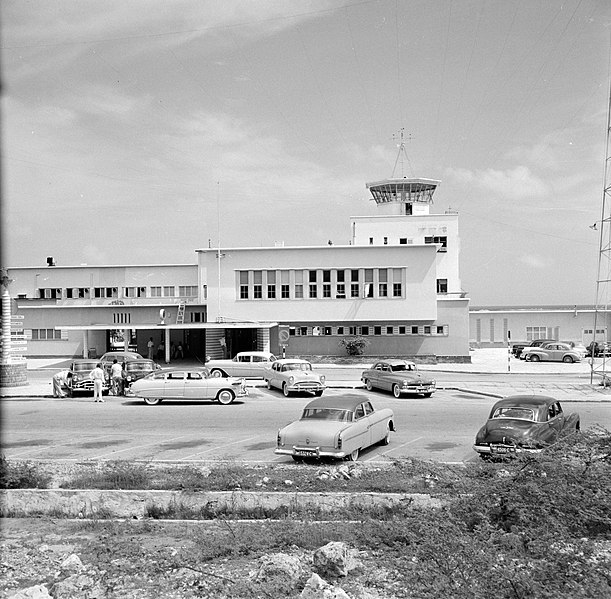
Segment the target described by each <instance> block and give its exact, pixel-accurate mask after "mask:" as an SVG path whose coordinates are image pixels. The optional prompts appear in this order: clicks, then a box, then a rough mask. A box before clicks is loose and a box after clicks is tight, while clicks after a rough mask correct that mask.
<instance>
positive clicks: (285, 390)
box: [282, 383, 291, 397]
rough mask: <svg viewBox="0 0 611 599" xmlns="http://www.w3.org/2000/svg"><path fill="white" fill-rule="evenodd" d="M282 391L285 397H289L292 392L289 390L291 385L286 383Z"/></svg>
mask: <svg viewBox="0 0 611 599" xmlns="http://www.w3.org/2000/svg"><path fill="white" fill-rule="evenodd" d="M282 393H284V397H288V396H289V395H290V394H291V392H290V391H289V387H288V385H287V384H286V383H284V384H283V385H282Z"/></svg>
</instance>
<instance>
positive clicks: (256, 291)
mask: <svg viewBox="0 0 611 599" xmlns="http://www.w3.org/2000/svg"><path fill="white" fill-rule="evenodd" d="M252 274H253V286H252V296H253V298H254V299H261V298H262V297H263V271H262V270H255V271H253V273H252Z"/></svg>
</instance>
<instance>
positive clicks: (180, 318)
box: [176, 302, 185, 324]
mask: <svg viewBox="0 0 611 599" xmlns="http://www.w3.org/2000/svg"><path fill="white" fill-rule="evenodd" d="M184 322H185V303H184V302H180V304H179V305H178V312H176V324H184Z"/></svg>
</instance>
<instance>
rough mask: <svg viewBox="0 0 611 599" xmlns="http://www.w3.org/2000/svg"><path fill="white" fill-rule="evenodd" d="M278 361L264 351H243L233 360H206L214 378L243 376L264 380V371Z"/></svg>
mask: <svg viewBox="0 0 611 599" xmlns="http://www.w3.org/2000/svg"><path fill="white" fill-rule="evenodd" d="M275 361H276V356H274V354H270V353H269V352H264V351H243V352H239V353H237V354H236V355H235V357H234V358H233V359H232V360H211V359H210V358H207V359H206V368H209V369H210V372H211V373H212V376H243V377H245V378H259V379H260V378H263V371H264V370H265V368H267V367H268V366H270V365H271V364H272V363H273V362H275Z"/></svg>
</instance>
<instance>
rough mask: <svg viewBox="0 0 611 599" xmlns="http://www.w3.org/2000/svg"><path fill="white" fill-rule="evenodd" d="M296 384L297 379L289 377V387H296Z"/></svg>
mask: <svg viewBox="0 0 611 599" xmlns="http://www.w3.org/2000/svg"><path fill="white" fill-rule="evenodd" d="M294 384H295V377H294V376H290V377H289V385H294Z"/></svg>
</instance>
